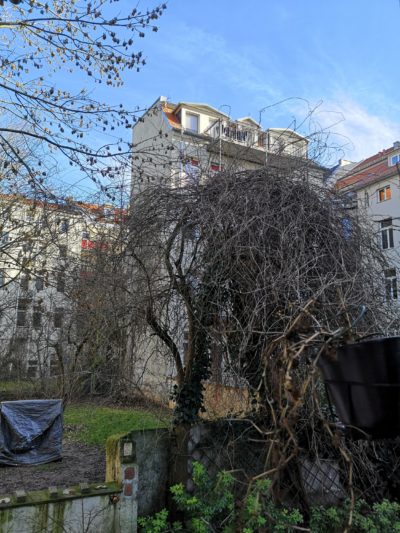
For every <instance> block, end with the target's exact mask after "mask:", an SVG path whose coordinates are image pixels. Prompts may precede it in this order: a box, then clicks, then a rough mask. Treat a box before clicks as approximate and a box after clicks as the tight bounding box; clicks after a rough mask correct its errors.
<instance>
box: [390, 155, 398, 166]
mask: <svg viewBox="0 0 400 533" xmlns="http://www.w3.org/2000/svg"><path fill="white" fill-rule="evenodd" d="M397 163H400V153H398V154H396V155H391V156H390V157H389V166H390V167H394V166H395V165H397Z"/></svg>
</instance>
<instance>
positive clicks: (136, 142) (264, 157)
mask: <svg viewBox="0 0 400 533" xmlns="http://www.w3.org/2000/svg"><path fill="white" fill-rule="evenodd" d="M308 144H309V141H308V139H307V138H306V137H304V136H302V135H300V134H299V133H298V132H296V131H293V130H290V129H284V128H269V129H267V130H263V129H262V128H261V126H260V124H258V123H257V122H256V121H255V120H254V119H253V118H251V117H244V118H241V119H238V120H233V119H232V118H230V117H229V116H228V115H226V114H225V113H222V112H221V111H219V110H218V109H216V108H214V107H212V106H210V105H208V104H202V103H193V102H180V103H178V104H173V103H171V102H168V101H167V99H166V98H165V97H162V96H161V97H160V98H159V99H158V100H157V101H156V102H155V103H154V104H153V105H151V106H150V107H149V109H148V110H147V111H146V112H145V113H144V115H143V116H142V117H141V118H140V119H139V120H138V122H137V123H136V125H135V126H134V128H133V147H134V148H133V162H132V194H133V196H134V195H135V194H137V193H138V192H140V191H141V190H143V189H144V188H145V187H147V186H149V185H157V184H160V183H163V184H167V185H170V186H171V187H179V186H184V184H185V183H186V182H187V181H190V180H199V179H202V178H203V179H204V177H205V176H210V175H211V176H212V174H213V173H215V172H219V171H222V170H227V171H228V170H229V171H242V170H255V169H257V168H260V167H264V166H266V165H281V164H285V165H287V164H288V162H290V164H292V165H296V164H300V165H301V166H302V167H304V164H305V162H307V167H308V170H309V173H310V175H311V176H314V177H316V178H317V179H322V178H323V175H324V172H323V169H322V168H321V167H319V166H318V165H316V164H314V163H312V162H311V161H310V160H308Z"/></svg>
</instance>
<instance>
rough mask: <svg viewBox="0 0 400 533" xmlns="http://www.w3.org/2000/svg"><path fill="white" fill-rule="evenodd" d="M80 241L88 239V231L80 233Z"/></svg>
mask: <svg viewBox="0 0 400 533" xmlns="http://www.w3.org/2000/svg"><path fill="white" fill-rule="evenodd" d="M82 239H86V240H89V239H90V235H89V232H88V231H82Z"/></svg>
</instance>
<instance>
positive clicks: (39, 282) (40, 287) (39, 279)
mask: <svg viewBox="0 0 400 533" xmlns="http://www.w3.org/2000/svg"><path fill="white" fill-rule="evenodd" d="M35 288H36V290H37V291H42V290H43V288H44V280H43V277H42V276H38V277H37V278H36V279H35Z"/></svg>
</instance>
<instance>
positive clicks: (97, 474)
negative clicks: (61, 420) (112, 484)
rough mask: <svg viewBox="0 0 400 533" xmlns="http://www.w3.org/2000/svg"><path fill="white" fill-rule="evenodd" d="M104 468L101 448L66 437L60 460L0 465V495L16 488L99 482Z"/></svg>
mask: <svg viewBox="0 0 400 533" xmlns="http://www.w3.org/2000/svg"><path fill="white" fill-rule="evenodd" d="M105 468H106V467H105V451H104V448H98V447H96V446H86V445H85V444H79V443H76V442H71V441H68V440H67V441H65V442H64V443H63V459H62V461H58V462H54V463H48V464H45V465H39V466H1V465H0V495H3V494H7V493H10V492H14V491H16V490H18V489H23V490H43V489H47V488H48V487H51V486H56V487H69V486H71V485H77V484H78V483H85V482H86V483H93V482H100V483H103V482H104V479H105Z"/></svg>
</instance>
